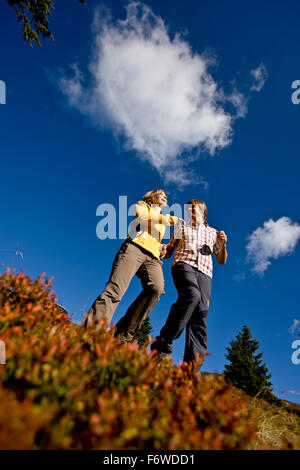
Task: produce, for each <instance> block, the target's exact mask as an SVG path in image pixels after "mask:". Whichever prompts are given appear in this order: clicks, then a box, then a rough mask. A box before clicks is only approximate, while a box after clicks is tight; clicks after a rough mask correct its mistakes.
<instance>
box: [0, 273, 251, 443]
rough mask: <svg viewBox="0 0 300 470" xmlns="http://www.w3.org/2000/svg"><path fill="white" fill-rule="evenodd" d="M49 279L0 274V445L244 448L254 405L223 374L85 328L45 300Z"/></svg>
mask: <svg viewBox="0 0 300 470" xmlns="http://www.w3.org/2000/svg"><path fill="white" fill-rule="evenodd" d="M50 282H51V280H50V281H47V280H46V281H43V280H42V276H40V277H39V278H38V279H37V280H35V281H34V280H31V279H30V278H28V277H27V276H26V275H25V274H24V273H23V272H22V273H20V274H15V273H14V272H12V273H11V272H9V271H6V273H5V274H3V275H2V276H0V339H1V340H3V341H5V343H6V364H5V365H0V381H1V388H0V400H1V403H4V402H6V401H7V403H8V409H9V411H8V412H7V411H6V413H5V412H2V413H1V412H0V448H2V449H11V448H26V449H110V450H113V449H158V450H159V449H161V450H168V449H170V450H174V449H183V450H186V449H247V448H251V447H252V446H253V444H254V442H255V439H256V416H255V412H254V411H251V410H250V409H249V407H248V405H247V399H246V398H245V397H244V396H243V395H242V394H241V393H240V392H239V391H237V390H236V389H235V388H233V387H232V386H230V385H228V384H227V383H226V382H225V380H224V377H223V376H214V375H207V376H202V377H201V378H200V379H199V378H197V376H196V375H195V370H194V367H193V366H188V365H187V364H185V363H183V364H180V365H174V364H173V363H172V361H171V359H166V360H164V361H162V362H160V363H157V361H156V360H155V357H153V355H152V354H150V352H149V349H148V348H147V347H144V348H139V347H138V345H137V343H131V344H125V343H122V344H118V341H117V340H116V339H115V338H114V337H113V335H112V334H111V331H110V330H109V328H108V327H107V325H106V324H105V322H103V323H101V324H100V325H98V327H97V328H96V327H91V328H89V329H88V330H86V331H85V330H84V329H83V328H82V326H81V325H77V324H75V323H73V322H72V321H71V318H70V317H68V315H67V314H66V313H65V312H64V311H63V310H62V309H60V308H58V307H57V306H56V305H55V301H56V298H55V294H54V293H53V292H52V291H51V290H50V287H51V284H50ZM33 410H34V411H33ZM8 414H9V415H10V416H11V418H8V416H7V415H8ZM24 432H25V434H26V436H24Z"/></svg>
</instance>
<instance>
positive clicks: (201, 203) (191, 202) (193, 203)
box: [188, 199, 207, 220]
mask: <svg viewBox="0 0 300 470" xmlns="http://www.w3.org/2000/svg"><path fill="white" fill-rule="evenodd" d="M188 204H191V205H192V206H195V205H196V204H199V205H200V206H202V207H201V209H203V210H204V214H203V215H204V220H206V219H207V207H206V204H205V202H204V201H199V199H191V200H190V201H189V202H188Z"/></svg>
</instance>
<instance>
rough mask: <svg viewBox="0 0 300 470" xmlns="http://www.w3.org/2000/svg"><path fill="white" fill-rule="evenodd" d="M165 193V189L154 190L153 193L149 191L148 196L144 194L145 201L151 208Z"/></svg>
mask: <svg viewBox="0 0 300 470" xmlns="http://www.w3.org/2000/svg"><path fill="white" fill-rule="evenodd" d="M164 192H165V190H164V189H154V190H153V191H148V192H147V193H146V194H144V196H143V201H145V202H146V203H147V204H149V206H151V205H152V204H157V196H158V195H159V194H161V193H164Z"/></svg>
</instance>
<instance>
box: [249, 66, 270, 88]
mask: <svg viewBox="0 0 300 470" xmlns="http://www.w3.org/2000/svg"><path fill="white" fill-rule="evenodd" d="M250 73H251V75H252V77H253V83H252V86H251V90H252V91H261V90H262V88H263V87H264V84H265V83H266V80H267V78H268V71H267V68H266V66H265V65H264V64H263V63H261V64H260V65H259V66H258V67H257V68H256V69H253V70H251V71H250Z"/></svg>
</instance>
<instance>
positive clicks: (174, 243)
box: [165, 223, 220, 278]
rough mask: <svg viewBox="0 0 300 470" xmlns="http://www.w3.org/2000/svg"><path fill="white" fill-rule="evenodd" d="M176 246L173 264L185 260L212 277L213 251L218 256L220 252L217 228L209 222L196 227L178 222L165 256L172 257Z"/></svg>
mask: <svg viewBox="0 0 300 470" xmlns="http://www.w3.org/2000/svg"><path fill="white" fill-rule="evenodd" d="M176 247H177V249H176V251H175V255H174V260H173V263H172V266H174V264H175V263H177V262H178V261H185V262H186V263H188V264H190V265H191V266H195V267H196V268H197V269H199V271H201V272H202V273H204V274H207V275H208V276H209V277H211V278H212V272H213V263H212V253H214V254H215V255H216V256H218V254H219V252H220V243H219V240H218V237H217V230H215V229H214V228H212V227H210V226H209V225H208V224H207V223H204V224H199V225H198V226H196V227H193V226H192V224H191V223H187V224H184V225H182V224H178V225H177V226H176V228H175V230H174V232H173V235H172V238H171V240H170V241H169V243H168V245H167V252H166V255H165V258H170V257H171V256H172V253H173V251H174V249H175V248H176Z"/></svg>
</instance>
